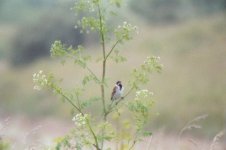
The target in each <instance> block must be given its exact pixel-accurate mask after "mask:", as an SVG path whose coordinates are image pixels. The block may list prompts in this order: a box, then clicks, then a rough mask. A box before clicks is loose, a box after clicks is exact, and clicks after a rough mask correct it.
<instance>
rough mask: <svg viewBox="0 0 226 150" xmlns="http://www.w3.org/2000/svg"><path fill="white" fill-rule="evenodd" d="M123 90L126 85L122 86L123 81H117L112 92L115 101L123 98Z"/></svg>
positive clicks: (112, 98)
mask: <svg viewBox="0 0 226 150" xmlns="http://www.w3.org/2000/svg"><path fill="white" fill-rule="evenodd" d="M123 90H124V87H123V86H122V82H121V81H117V82H116V84H115V87H114V88H113V91H112V94H111V100H112V101H114V100H117V99H120V98H122V94H123Z"/></svg>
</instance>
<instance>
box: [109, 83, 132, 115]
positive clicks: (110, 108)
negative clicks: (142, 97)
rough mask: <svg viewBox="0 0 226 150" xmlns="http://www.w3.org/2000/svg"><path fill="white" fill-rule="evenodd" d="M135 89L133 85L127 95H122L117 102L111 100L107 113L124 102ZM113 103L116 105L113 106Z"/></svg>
mask: <svg viewBox="0 0 226 150" xmlns="http://www.w3.org/2000/svg"><path fill="white" fill-rule="evenodd" d="M133 89H134V87H131V88H130V90H129V91H128V92H127V93H126V94H125V96H123V97H121V99H119V100H118V101H117V102H116V103H114V102H111V104H110V105H109V106H108V108H109V109H108V111H107V112H106V114H107V115H109V114H110V113H111V112H112V111H113V109H114V107H116V106H117V105H118V104H119V103H120V102H122V101H123V100H124V99H125V98H126V97H127V96H128V95H129V94H130V93H131V92H132V91H133ZM113 104H115V105H114V106H113V107H112V105H113Z"/></svg>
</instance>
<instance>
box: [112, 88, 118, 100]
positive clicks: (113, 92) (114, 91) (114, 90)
mask: <svg viewBox="0 0 226 150" xmlns="http://www.w3.org/2000/svg"><path fill="white" fill-rule="evenodd" d="M116 88H117V87H116V86H115V87H114V88H113V91H112V93H111V100H113V96H114V95H115V93H116Z"/></svg>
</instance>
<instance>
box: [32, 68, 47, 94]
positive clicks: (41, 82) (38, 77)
mask: <svg viewBox="0 0 226 150" xmlns="http://www.w3.org/2000/svg"><path fill="white" fill-rule="evenodd" d="M33 82H34V84H35V85H34V89H35V90H41V89H42V88H43V87H44V86H46V85H47V84H48V80H47V77H46V75H45V74H43V71H42V70H40V71H39V72H38V73H34V74H33Z"/></svg>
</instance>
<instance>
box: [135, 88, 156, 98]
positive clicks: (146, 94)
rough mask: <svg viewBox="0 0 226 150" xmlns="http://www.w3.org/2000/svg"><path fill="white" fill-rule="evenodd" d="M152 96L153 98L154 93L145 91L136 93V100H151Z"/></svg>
mask: <svg viewBox="0 0 226 150" xmlns="http://www.w3.org/2000/svg"><path fill="white" fill-rule="evenodd" d="M151 96H153V92H150V91H148V90H147V89H144V90H140V91H137V92H136V97H135V100H141V99H148V98H151Z"/></svg>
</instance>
